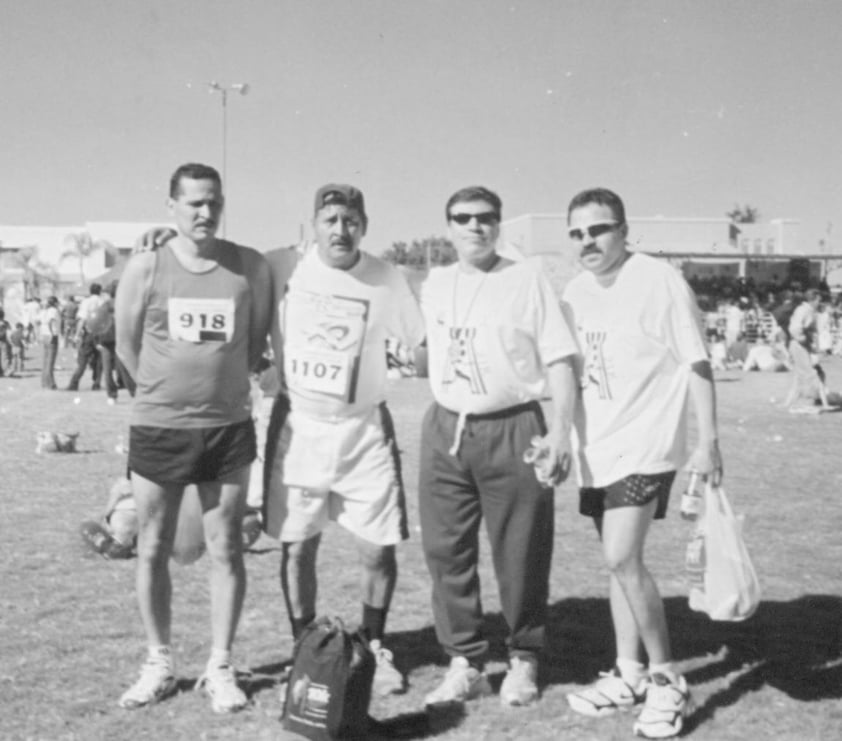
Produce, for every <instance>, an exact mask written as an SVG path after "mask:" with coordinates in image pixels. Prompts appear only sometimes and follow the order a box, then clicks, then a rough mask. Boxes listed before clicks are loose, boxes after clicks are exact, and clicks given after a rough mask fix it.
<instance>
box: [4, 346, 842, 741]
mask: <svg viewBox="0 0 842 741" xmlns="http://www.w3.org/2000/svg"><path fill="white" fill-rule="evenodd" d="M60 362H62V363H63V364H64V365H65V367H64V368H63V369H62V370H59V371H58V373H57V380H58V382H59V385H60V386H61V385H66V383H67V380H68V378H69V365H70V362H71V358H70V355H69V353H68V354H66V355H62V356H61V359H60ZM36 365H37V363H36ZM826 368H827V370H828V373H829V378H830V386H831V388H833V389H835V390H840V389H842V361H840V360H838V359H832V360H829V361H828V362H827V364H826ZM718 380H719V384H718V396H719V409H720V429H721V437H722V449H723V454H724V457H725V468H726V478H725V486H726V490H727V491H728V493H729V495H730V497H731V500H732V503H733V505H734V507H735V509H736V510H738V512H740V513H743V514H745V515H746V520H747V524H746V539H747V541H748V544H749V547H750V549H751V552H752V555H753V557H754V560H755V565H756V567H757V569H758V572H759V573H760V577H761V580H762V583H763V587H764V599H763V604H762V605H761V607H760V609H759V611H758V612H757V614H756V615H755V616H754V617H753V618H752V619H751V620H749V621H747V622H745V623H741V624H725V623H713V622H711V621H709V620H708V619H707V618H706V617H705V616H703V615H700V614H697V613H693V612H691V611H690V610H689V609H688V607H687V599H686V591H685V587H684V584H683V579H682V560H683V552H684V545H685V543H686V540H687V538H688V535H689V531H690V526H689V525H688V524H686V523H684V522H682V521H681V520H680V519H679V518H678V517H677V514H676V510H677V507H676V506H675V499H676V497H674V504H673V507H672V511H671V514H670V516H669V517H668V519H667V520H666V522H665V523H662V524H659V525H658V526H656V527H655V529H654V531H653V533H652V536H651V538H650V543H649V546H648V562H649V563H650V565H651V567H652V569H653V571H654V572H655V573H656V576H657V579H658V581H659V584H660V585H661V588H662V593H663V595H664V597H665V600H666V606H667V612H668V617H669V621H670V625H671V629H672V634H673V644H674V652H675V656H676V658H677V660H678V661H679V662H680V668H681V669H682V670H683V671H684V672H685V673H686V674H687V678H688V681H689V682H690V683H691V684H692V686H693V691H694V695H695V699H696V701H697V704H698V710H697V712H696V713H695V715H694V716H693V717H692V718H691V719H690V722H689V724H688V728H687V730H686V734H685V735H687V736H689V737H692V738H694V739H699V740H700V741H701V740H705V741H714V740H715V741H729V740H731V739H760V738H764V739H793V740H795V739H798V740H801V739H821V740H822V741H824V740H827V741H831V740H834V739H839V738H842V601H840V596H842V536H840V532H842V506H840V495H842V465H840V463H839V460H840V451H841V450H842V445H840V443H842V414H826V415H821V416H807V415H790V414H788V413H787V412H785V411H783V410H781V409H780V408H779V407H776V406H775V405H773V404H772V403H771V399H772V398H775V399H777V400H778V401H780V400H781V399H782V398H783V396H784V394H785V391H786V387H787V385H788V383H789V376H788V375H787V374H769V375H767V374H757V373H752V374H745V375H743V374H740V373H738V372H728V373H722V374H719V378H718ZM38 386H39V379H38V376H37V371H30V372H29V374H28V377H26V378H23V379H6V378H3V379H0V430H2V436H1V437H0V440H2V448H0V501H2V503H3V507H4V517H3V519H2V526H0V527H2V530H0V532H2V538H0V543H2V551H3V557H2V561H0V661H2V664H0V700H1V701H2V702H0V713H1V714H2V715H0V738H2V739H4V740H5V739H15V740H17V739H50V740H52V739H56V740H58V739H67V740H70V739H80V740H81V739H85V740H87V739H117V740H120V739H132V740H135V739H136V740H140V739H167V740H169V739H275V738H280V737H281V736H280V724H279V722H278V718H279V714H280V703H279V700H278V692H277V687H276V679H277V677H278V675H279V673H280V671H281V669H282V667H283V665H284V664H285V663H286V662H288V660H289V657H290V654H291V648H292V646H291V641H290V636H289V630H288V627H287V623H286V618H285V614H284V609H283V605H282V601H281V597H280V589H279V586H278V561H279V554H278V547H277V543H275V542H274V541H272V540H270V539H267V538H265V537H264V538H262V539H261V540H259V541H258V542H257V543H256V544H255V547H254V549H253V551H252V552H251V553H249V554H248V555H247V567H248V573H249V588H248V595H247V598H246V605H245V609H244V613H243V618H242V621H241V623H240V629H239V636H238V641H237V644H236V649H235V658H236V661H237V663H238V665H239V666H240V667H242V668H250V669H251V670H252V672H253V675H252V679H251V682H250V686H249V691H250V694H251V697H252V701H253V702H252V705H251V706H250V707H249V708H248V709H247V710H245V711H244V712H242V713H239V714H237V715H235V716H231V717H219V716H215V715H213V714H212V713H211V712H210V709H209V703H208V700H207V698H206V697H205V696H204V695H202V694H199V693H194V692H192V691H190V690H191V688H192V684H193V682H194V681H195V679H196V678H197V677H198V675H199V673H200V672H201V670H202V668H203V666H204V662H205V660H206V656H207V653H208V651H209V621H208V589H207V562H206V560H200V561H199V562H198V563H196V564H194V565H192V566H187V567H180V566H176V565H173V584H174V630H173V641H174V650H175V652H176V659H177V662H178V670H179V676H180V677H181V678H182V680H181V688H182V690H183V691H182V692H181V693H179V694H178V695H177V696H176V697H174V698H172V699H171V700H168V701H167V702H164V703H162V704H160V705H157V706H155V707H151V708H147V709H143V710H140V711H135V712H127V711H123V710H120V709H119V708H118V707H117V705H116V700H117V698H118V697H119V695H120V693H121V692H122V690H123V689H124V688H125V687H126V686H127V685H128V684H129V683H130V682H131V681H133V680H134V678H135V675H136V672H137V669H138V667H139V665H140V663H141V661H142V659H143V656H144V639H143V634H142V630H141V625H140V619H139V617H138V614H137V610H136V606H135V602H134V595H133V587H134V584H133V575H134V562H133V561H125V562H109V561H105V560H103V559H102V558H100V557H99V556H94V555H91V554H89V553H87V552H86V551H85V549H84V548H83V545H82V542H81V539H80V537H79V535H78V525H79V523H80V522H81V521H82V520H83V519H85V518H90V517H96V516H98V515H99V514H100V512H101V509H102V507H103V506H104V504H105V500H106V496H107V490H108V486H109V484H110V482H111V481H112V480H113V479H114V478H115V477H117V476H119V475H120V473H121V471H122V470H123V468H124V467H125V457H124V456H123V455H122V454H120V453H118V452H116V451H115V445H116V444H117V442H118V437H119V436H121V435H123V436H125V434H126V429H127V427H126V426H127V420H128V411H129V405H128V402H127V400H126V398H125V397H121V399H120V401H119V403H118V404H117V405H115V406H108V405H107V404H106V397H105V394H104V393H103V392H92V391H90V390H87V389H88V386H89V382H88V381H87V379H86V380H85V381H83V384H82V386H83V390H82V391H80V392H78V393H72V392H62V391H53V392H49V391H41V390H40V389H39V388H38ZM390 391H391V406H392V410H393V414H394V416H395V421H396V425H397V429H398V435H399V439H400V441H401V444H402V448H403V450H404V467H405V476H406V482H407V489H408V494H409V502H410V508H411V510H410V515H411V519H410V522H411V528H412V529H413V531H414V532H413V537H412V539H411V540H410V541H409V542H407V543H406V544H405V545H403V546H402V547H401V548H400V549H399V560H400V576H399V580H398V588H397V592H396V595H395V600H394V607H393V612H392V615H391V617H390V621H389V626H388V630H389V636H388V639H387V643H388V645H389V646H390V647H391V648H392V649H394V651H395V654H396V656H397V658H398V663H399V665H401V666H402V668H404V669H405V670H406V671H407V672H408V675H409V681H410V688H409V691H408V693H407V694H406V695H404V696H401V697H395V698H389V699H386V700H382V699H377V700H375V701H374V702H373V704H372V708H371V711H372V715H374V716H375V717H376V718H378V719H380V720H381V721H383V722H384V725H383V726H382V727H381V731H380V735H376V734H372V738H373V739H374V738H432V737H436V738H441V739H446V740H448V741H475V740H477V739H530V740H531V739H535V740H536V741H539V740H543V739H546V740H550V739H552V740H555V739H560V738H564V739H583V740H585V739H624V738H629V737H630V736H631V724H632V718H631V716H629V715H619V716H614V717H612V718H608V719H604V720H590V719H586V718H582V717H580V716H577V715H575V714H573V713H572V712H571V711H569V709H568V707H567V703H566V701H565V693H566V692H568V691H570V690H571V689H572V688H575V687H576V686H578V685H580V684H583V683H586V682H588V681H590V680H591V679H593V678H594V676H595V675H596V673H597V671H598V670H601V669H606V668H607V667H609V666H610V664H611V662H612V659H613V653H614V651H613V645H612V638H611V634H610V622H609V614H608V604H607V600H606V573H605V570H604V568H603V566H602V563H601V557H600V553H599V549H598V544H597V541H596V538H595V536H594V534H593V532H592V529H591V527H590V525H589V523H587V522H586V521H585V520H584V518H582V517H580V516H578V515H577V514H576V509H575V508H576V502H575V490H574V488H573V486H572V485H571V484H569V483H567V484H565V485H564V486H562V487H561V488H560V489H559V490H558V492H557V515H556V531H557V536H556V546H555V551H554V556H553V564H554V565H553V573H552V587H551V607H550V614H551V622H550V640H549V646H548V650H547V652H546V657H545V661H544V664H543V667H542V673H541V680H542V684H543V688H544V689H543V698H542V701H541V702H540V703H539V704H537V705H536V706H534V707H531V708H525V709H510V710H504V709H502V708H501V707H500V706H499V703H498V701H497V699H496V698H487V699H485V700H482V701H479V702H475V703H470V704H469V705H468V706H467V708H466V710H465V712H464V713H458V714H442V715H436V716H430V717H428V716H426V715H425V714H424V713H423V712H422V711H423V707H422V704H423V696H424V694H425V693H426V692H427V691H429V690H430V689H431V688H432V687H433V686H434V685H435V683H436V682H437V681H438V679H439V678H440V676H441V674H442V672H443V667H444V663H445V662H444V658H443V656H442V655H441V653H440V651H439V649H438V647H437V644H436V641H435V637H434V633H433V630H432V627H431V615H430V608H429V578H428V576H427V571H426V568H425V566H424V562H423V555H422V553H421V547H420V538H419V536H418V533H417V531H416V526H417V517H415V510H416V507H415V501H414V500H415V492H416V478H417V449H418V425H419V422H420V417H421V414H422V412H423V409H424V408H425V407H426V405H427V403H428V400H429V392H428V390H427V386H426V382H425V381H423V380H416V379H405V380H400V381H394V382H392V384H391V386H390ZM77 399H78V403H76V400H77ZM40 430H52V431H77V430H78V431H79V432H80V433H81V434H80V438H79V448H80V452H78V453H77V454H75V455H37V454H36V453H35V438H36V433H37V432H38V431H40ZM679 486H680V484H677V485H676V494H677V493H678V489H679ZM486 551H487V549H486ZM350 553H351V550H350V547H349V542H348V540H347V538H346V537H345V536H344V534H343V533H342V532H341V531H340V530H336V529H334V530H331V531H329V533H328V535H327V537H326V539H325V543H324V545H323V548H322V553H321V557H320V559H321V560H320V576H321V579H320V592H319V606H320V612H323V613H334V614H339V615H341V616H343V617H344V618H345V619H346V621H347V622H351V623H355V622H356V621H357V620H358V619H359V606H358V602H357V572H356V569H355V566H354V563H353V562H349V555H350ZM485 555H486V556H487V553H486V554H485ZM483 580H484V581H483V584H484V587H485V592H484V600H485V606H486V609H487V613H488V631H489V634H490V636H491V637H492V640H493V646H494V648H493V652H494V655H493V659H494V661H493V662H492V663H491V665H490V666H489V670H490V671H491V672H492V673H493V679H494V680H495V681H496V682H497V683H499V681H500V680H501V679H502V672H503V670H504V664H503V659H504V653H503V639H504V626H503V624H502V621H501V618H500V616H499V612H498V609H499V608H498V602H497V596H496V588H495V584H494V580H493V577H492V575H491V571H490V566H489V563H488V560H487V558H485V559H484V561H483Z"/></svg>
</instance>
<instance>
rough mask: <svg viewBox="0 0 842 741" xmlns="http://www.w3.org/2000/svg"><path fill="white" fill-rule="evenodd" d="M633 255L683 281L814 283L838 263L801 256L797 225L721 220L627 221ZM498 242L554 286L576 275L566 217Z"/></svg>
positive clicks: (530, 225) (508, 227)
mask: <svg viewBox="0 0 842 741" xmlns="http://www.w3.org/2000/svg"><path fill="white" fill-rule="evenodd" d="M627 221H628V224H629V244H630V246H631V249H632V250H637V251H641V252H645V253H647V254H650V255H654V256H657V257H662V258H664V259H668V260H669V261H670V262H672V263H674V264H676V265H677V266H679V267H680V268H681V269H682V271H683V272H684V274H685V276H687V277H688V278H689V277H692V276H705V277H707V276H714V275H725V276H733V277H738V276H739V277H744V278H747V277H753V278H754V279H755V280H756V281H760V282H767V281H771V280H773V279H778V280H780V281H781V282H786V280H787V279H788V278H789V277H791V276H792V275H793V274H796V275H797V277H798V279H799V280H802V282H803V280H804V278H805V277H806V276H807V275H809V276H810V278H812V279H816V280H818V279H819V278H822V277H825V275H826V273H827V271H828V270H829V269H831V268H833V267H834V266H835V264H836V263H840V262H842V254H835V255H834V254H831V253H821V254H809V255H808V254H805V253H803V251H802V250H801V244H800V240H799V226H800V222H799V221H797V220H794V219H773V220H771V221H769V222H765V223H756V224H734V223H732V222H731V220H730V219H728V218H725V217H722V218H666V217H662V216H655V217H648V218H641V217H630V218H628V219H627ZM501 231H502V237H503V239H504V240H506V241H508V242H511V243H512V244H513V245H515V246H516V247H517V248H518V249H520V251H521V252H523V254H525V255H541V256H542V257H543V258H544V262H545V263H546V264H547V267H548V270H549V271H550V272H551V273H552V277H553V280H554V284H555V285H564V284H565V283H566V282H567V281H568V280H569V279H570V278H571V277H572V276H573V275H575V274H576V273H577V272H578V271H579V269H580V268H579V266H578V264H577V260H576V247H575V245H574V244H573V242H571V241H570V238H569V237H568V235H567V214H565V213H552V214H524V215H523V216H518V217H515V218H513V219H508V220H506V221H504V222H503V223H502V224H501Z"/></svg>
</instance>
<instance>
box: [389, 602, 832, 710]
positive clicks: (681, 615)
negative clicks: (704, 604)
mask: <svg viewBox="0 0 842 741" xmlns="http://www.w3.org/2000/svg"><path fill="white" fill-rule="evenodd" d="M664 602H665V608H666V612H667V621H668V623H669V626H670V635H671V640H672V648H673V655H674V657H675V659H676V660H677V661H689V660H692V659H694V658H699V659H707V661H706V662H705V663H704V665H703V666H700V667H699V668H694V669H691V670H690V671H688V672H687V679H688V681H689V682H690V683H691V684H693V683H702V682H709V681H711V680H714V679H716V678H722V677H725V676H727V675H730V674H733V673H737V676H736V678H735V679H734V680H733V681H732V682H731V683H730V684H729V685H728V687H727V688H725V689H724V690H722V691H719V692H716V693H714V694H713V695H712V696H711V697H709V698H708V699H707V701H706V702H705V703H704V705H703V706H702V707H700V712H699V713H697V714H696V717H698V718H700V719H702V720H703V719H704V718H705V717H707V716H708V715H710V714H711V713H712V712H713V711H714V710H715V709H716V708H717V707H724V706H727V705H731V704H733V703H734V702H736V701H737V700H738V699H739V697H740V696H741V695H743V694H745V693H746V692H750V691H753V690H756V689H758V688H759V687H761V686H763V685H769V686H772V687H774V688H776V689H778V690H780V691H781V692H785V693H786V694H787V695H789V696H790V697H792V698H793V699H795V700H800V701H805V702H809V701H820V700H826V699H840V698H842V598H840V597H836V596H831V595H806V596H803V597H799V598H798V599H795V600H792V601H789V602H771V601H766V602H763V603H761V605H760V607H759V608H758V610H757V612H756V613H755V614H754V616H753V617H752V618H750V619H749V620H746V621H744V622H741V623H727V622H716V621H713V620H710V619H709V618H708V617H707V616H706V615H704V614H702V613H699V612H694V611H692V610H690V608H689V607H688V605H687V599H686V598H684V597H669V598H667V599H666V600H665V601H664ZM485 631H486V635H487V636H488V638H489V640H490V642H491V649H490V655H489V658H490V659H491V660H493V661H505V660H506V647H505V639H506V635H507V628H506V624H505V622H504V620H503V618H502V616H501V615H500V614H499V613H496V614H491V615H487V616H486V619H485ZM547 634H548V635H547V646H546V648H545V651H544V657H543V659H542V664H541V676H540V680H541V683H542V684H544V685H555V684H586V683H588V682H591V681H593V679H594V677H596V676H597V674H598V672H599V671H604V670H605V669H606V668H607V667H610V666H611V665H612V664H613V662H614V658H615V653H614V638H613V630H612V627H611V615H610V611H609V607H608V601H607V600H606V599H601V598H587V599H576V598H571V599H565V600H560V601H558V602H556V603H555V604H553V605H551V606H550V608H549V619H548V624H547ZM389 646H390V648H391V649H392V650H393V651H394V652H395V655H396V656H399V657H401V659H402V661H401V664H402V666H403V668H404V669H405V670H407V671H411V670H412V669H415V668H416V667H420V666H424V665H430V664H444V663H445V662H446V657H445V656H444V654H443V652H442V650H441V648H440V647H439V645H438V642H437V640H436V636H435V631H434V629H433V628H432V627H427V628H423V629H421V630H417V631H407V632H398V633H390V634H389ZM740 671H741V672H742V673H739V672H740ZM498 679H499V678H498Z"/></svg>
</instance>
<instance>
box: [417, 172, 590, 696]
mask: <svg viewBox="0 0 842 741" xmlns="http://www.w3.org/2000/svg"><path fill="white" fill-rule="evenodd" d="M501 211H502V203H501V201H500V198H499V196H497V194H496V193H493V192H492V191H490V190H488V189H487V188H484V187H480V186H474V187H468V188H463V189H461V190H459V191H457V192H456V193H454V194H453V196H451V198H450V199H449V200H448V202H447V205H446V206H445V215H446V218H447V223H448V234H449V236H450V239H451V241H452V242H453V244H454V246H455V248H456V251H457V253H458V257H459V259H458V262H457V263H456V264H454V265H450V266H447V267H444V268H436V269H434V270H432V271H431V272H430V276H429V278H428V279H427V280H426V282H425V283H424V285H423V286H422V289H421V307H422V311H423V313H424V319H425V322H426V326H427V342H428V349H429V374H430V385H431V387H432V391H433V396H434V398H435V401H434V402H433V404H432V405H431V407H430V409H429V410H428V411H427V413H426V414H425V416H424V421H423V423H422V431H421V458H420V481H419V486H418V499H419V504H418V509H419V517H420V521H421V531H422V541H423V545H424V554H425V556H426V559H427V566H428V568H429V570H430V575H431V576H432V589H433V613H434V617H435V624H436V635H437V637H438V640H439V643H441V644H442V646H443V648H444V650H445V652H446V653H447V654H448V655H449V656H450V667H449V669H448V671H447V674H446V675H445V677H444V679H443V680H442V682H441V684H440V685H439V686H438V687H437V688H435V689H434V690H433V691H432V692H430V693H429V694H428V695H427V696H426V704H427V705H432V706H435V705H441V704H451V703H461V702H463V701H465V700H470V699H472V698H475V697H479V696H481V695H484V694H488V693H489V692H490V687H489V684H488V680H487V678H486V676H485V673H484V663H485V660H486V655H487V653H488V639H487V637H486V636H485V635H484V634H483V626H482V620H483V615H482V604H481V601H480V585H479V575H478V560H479V528H480V523H481V521H482V520H483V519H484V520H485V526H486V530H487V532H488V539H489V542H490V545H491V554H492V559H493V562H494V569H495V573H496V576H497V583H498V587H499V591H500V602H501V607H502V610H503V615H504V617H505V619H506V622H507V623H508V627H509V637H508V640H507V643H508V649H509V661H510V668H509V671H508V672H507V674H506V677H505V679H504V680H503V684H502V685H501V687H500V700H501V702H502V704H503V705H505V706H518V705H529V704H531V703H532V702H533V701H535V699H536V698H537V697H538V686H537V664H538V656H539V653H540V651H541V649H542V647H543V645H544V629H545V624H546V616H547V599H548V593H549V572H550V561H551V558H552V550H553V509H554V503H553V485H555V484H558V483H560V482H561V481H562V480H563V479H564V478H565V476H566V475H567V472H568V470H569V464H570V441H569V431H570V425H571V423H572V408H573V402H574V398H575V384H574V380H573V370H572V368H573V366H572V361H573V357H574V355H575V354H576V352H577V346H576V342H575V340H574V338H573V335H572V333H571V330H570V329H569V328H568V326H567V323H566V321H565V319H564V317H563V315H562V313H561V309H560V307H559V302H558V298H557V297H556V296H555V294H554V292H553V289H552V287H551V286H550V284H549V282H548V280H547V279H546V277H545V275H544V273H543V271H542V269H541V264H540V262H539V261H537V260H533V259H528V260H523V261H513V260H511V259H509V258H507V257H504V256H502V255H501V254H500V253H499V252H498V251H497V241H498V237H499V235H500V217H501ZM547 394H548V395H549V396H550V397H551V399H552V415H551V416H550V418H549V429H548V425H547V422H545V418H544V413H543V411H542V407H541V404H540V401H541V400H542V399H543V398H544V397H545V395H547ZM529 448H534V449H535V450H536V451H540V458H541V460H542V463H541V464H540V465H539V466H538V467H536V468H533V465H532V463H531V462H527V460H525V457H524V456H525V453H526V452H527V450H528V449H529ZM529 457H530V456H527V458H529Z"/></svg>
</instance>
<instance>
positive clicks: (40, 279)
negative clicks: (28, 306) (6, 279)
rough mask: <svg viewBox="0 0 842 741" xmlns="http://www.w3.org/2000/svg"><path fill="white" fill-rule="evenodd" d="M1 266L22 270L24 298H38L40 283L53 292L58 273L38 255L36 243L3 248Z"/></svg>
mask: <svg viewBox="0 0 842 741" xmlns="http://www.w3.org/2000/svg"><path fill="white" fill-rule="evenodd" d="M3 267H9V268H12V269H16V270H20V271H21V272H23V292H24V300H28V299H30V298H33V297H35V298H38V297H39V296H40V294H41V286H42V284H44V285H46V286H48V287H49V289H50V291H49V292H50V293H54V292H55V288H56V285H57V284H58V273H57V272H56V269H55V268H54V267H53V266H52V265H49V264H47V263H45V262H44V261H43V260H41V259H40V258H39V257H38V247H37V245H28V246H26V247H21V248H20V249H19V250H3Z"/></svg>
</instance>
